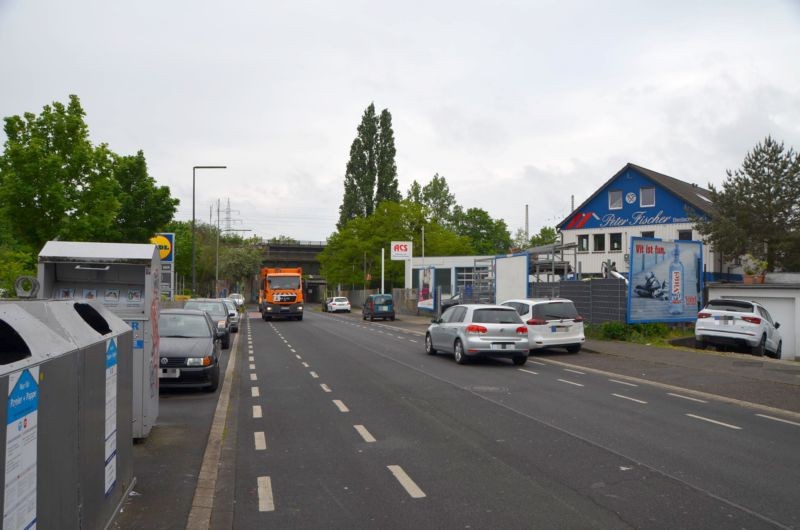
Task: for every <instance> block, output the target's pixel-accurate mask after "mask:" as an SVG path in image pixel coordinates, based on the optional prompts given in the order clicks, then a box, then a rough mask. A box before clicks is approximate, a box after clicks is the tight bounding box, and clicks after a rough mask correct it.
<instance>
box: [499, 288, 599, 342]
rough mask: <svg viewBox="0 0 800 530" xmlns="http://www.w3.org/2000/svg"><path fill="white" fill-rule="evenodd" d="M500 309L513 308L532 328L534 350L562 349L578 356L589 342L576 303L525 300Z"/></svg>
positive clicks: (562, 299)
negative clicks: (585, 343)
mask: <svg viewBox="0 0 800 530" xmlns="http://www.w3.org/2000/svg"><path fill="white" fill-rule="evenodd" d="M500 305H504V306H508V307H513V308H514V309H515V310H516V311H517V314H519V316H520V318H522V320H523V321H524V322H525V323H526V324H527V325H528V339H529V340H530V347H531V349H532V350H537V349H540V348H549V347H552V346H558V347H564V348H566V349H567V351H568V352H570V353H578V352H579V351H581V346H582V345H583V343H584V342H586V335H585V334H584V330H583V317H581V316H580V315H579V314H578V311H577V310H576V309H575V304H573V303H572V300H567V299H566V298H524V299H516V300H506V301H505V302H501V304H500Z"/></svg>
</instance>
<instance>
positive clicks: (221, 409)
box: [186, 320, 250, 530]
mask: <svg viewBox="0 0 800 530" xmlns="http://www.w3.org/2000/svg"><path fill="white" fill-rule="evenodd" d="M247 328H248V329H250V322H249V320H248V322H247ZM237 335H238V334H237ZM238 354H239V340H238V337H237V339H236V341H235V342H234V344H233V348H231V352H230V356H229V358H228V367H227V368H226V369H225V379H224V380H223V381H222V388H221V389H220V392H219V398H218V399H217V408H216V409H215V410H214V419H213V420H212V422H211V432H209V434H208V440H207V441H206V449H205V452H204V453H203V463H202V465H201V467H200V475H199V477H198V479H197V486H196V487H195V489H194V497H193V498H192V508H191V510H190V511H189V517H188V519H187V520H186V530H207V529H208V528H209V527H210V526H211V513H212V512H213V510H214V490H215V489H216V485H217V474H218V473H219V461H220V457H221V456H222V437H223V435H224V432H225V422H226V421H227V419H228V408H229V407H228V405H229V404H230V398H231V389H232V387H233V373H234V370H235V369H236V358H237V357H238Z"/></svg>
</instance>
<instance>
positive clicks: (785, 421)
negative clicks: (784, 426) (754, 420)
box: [756, 414, 800, 427]
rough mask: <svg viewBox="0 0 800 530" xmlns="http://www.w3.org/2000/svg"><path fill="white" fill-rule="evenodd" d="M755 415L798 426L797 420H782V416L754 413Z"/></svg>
mask: <svg viewBox="0 0 800 530" xmlns="http://www.w3.org/2000/svg"><path fill="white" fill-rule="evenodd" d="M756 416H760V417H762V418H766V419H768V420H772V421H779V422H781V423H788V424H789V425H794V426H796V427H800V423H797V422H794V421H789V420H784V419H783V418H776V417H774V416H767V415H766V414H756Z"/></svg>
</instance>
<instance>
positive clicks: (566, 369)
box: [564, 368, 586, 375]
mask: <svg viewBox="0 0 800 530" xmlns="http://www.w3.org/2000/svg"><path fill="white" fill-rule="evenodd" d="M564 371H565V372H572V373H573V374H579V375H586V372H579V371H578V370H573V369H571V368H564Z"/></svg>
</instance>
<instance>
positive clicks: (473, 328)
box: [467, 324, 489, 333]
mask: <svg viewBox="0 0 800 530" xmlns="http://www.w3.org/2000/svg"><path fill="white" fill-rule="evenodd" d="M488 332H489V330H488V329H486V328H485V327H484V326H479V325H477V324H470V325H469V326H467V333H488Z"/></svg>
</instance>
